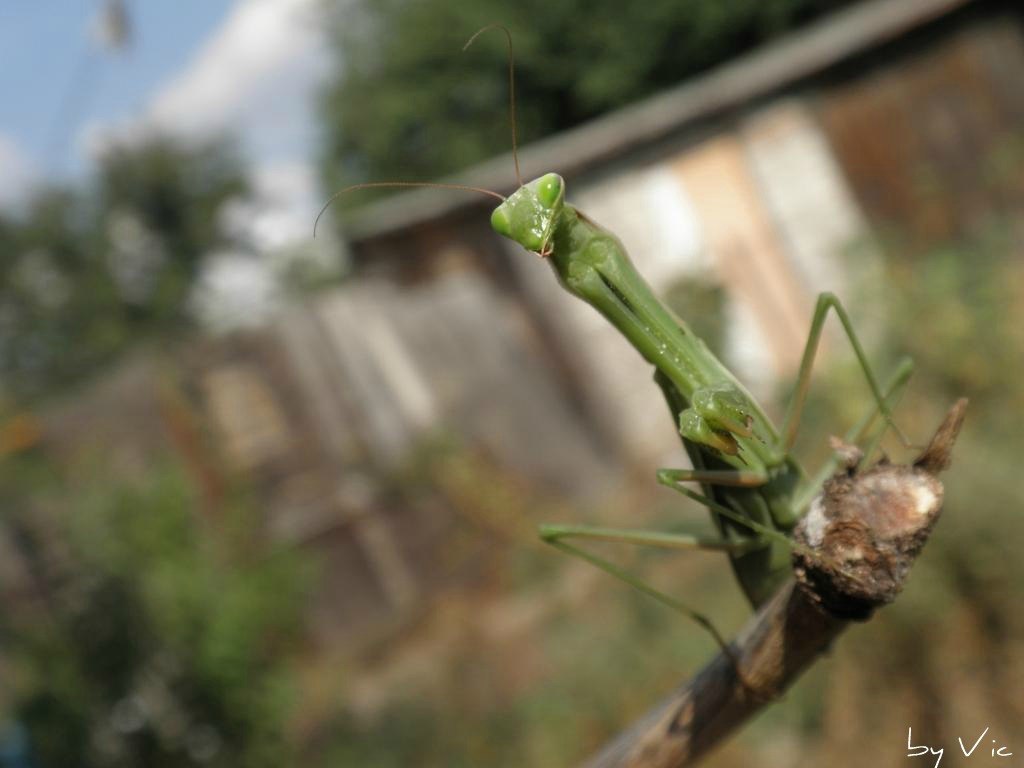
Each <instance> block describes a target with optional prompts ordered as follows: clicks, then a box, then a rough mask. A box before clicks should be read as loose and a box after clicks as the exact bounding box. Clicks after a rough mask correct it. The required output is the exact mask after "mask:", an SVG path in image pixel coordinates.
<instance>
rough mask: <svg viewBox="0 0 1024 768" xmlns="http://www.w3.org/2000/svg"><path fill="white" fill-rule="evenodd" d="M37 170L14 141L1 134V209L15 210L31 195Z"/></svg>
mask: <svg viewBox="0 0 1024 768" xmlns="http://www.w3.org/2000/svg"><path fill="white" fill-rule="evenodd" d="M36 178H37V174H36V169H35V168H34V167H33V165H32V163H31V162H30V161H29V159H28V156H27V155H26V154H25V153H24V152H23V151H22V150H21V148H20V147H19V146H18V145H17V143H16V142H15V141H14V139H12V138H10V137H9V136H5V135H4V134H3V133H0V209H4V208H14V207H16V206H17V205H18V204H19V203H21V202H23V201H24V200H25V199H27V198H28V196H29V194H31V192H32V189H33V187H34V186H35V183H36Z"/></svg>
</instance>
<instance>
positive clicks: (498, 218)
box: [491, 205, 512, 237]
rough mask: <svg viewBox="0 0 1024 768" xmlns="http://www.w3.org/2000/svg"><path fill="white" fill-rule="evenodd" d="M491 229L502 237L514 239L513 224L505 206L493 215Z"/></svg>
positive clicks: (500, 206) (496, 210)
mask: <svg viewBox="0 0 1024 768" xmlns="http://www.w3.org/2000/svg"><path fill="white" fill-rule="evenodd" d="M491 227H492V228H493V229H494V231H495V232H497V233H498V234H499V235H501V236H502V237H512V222H511V221H510V220H509V218H508V211H506V210H505V206H504V205H499V206H498V207H497V208H495V209H494V213H492V214H491Z"/></svg>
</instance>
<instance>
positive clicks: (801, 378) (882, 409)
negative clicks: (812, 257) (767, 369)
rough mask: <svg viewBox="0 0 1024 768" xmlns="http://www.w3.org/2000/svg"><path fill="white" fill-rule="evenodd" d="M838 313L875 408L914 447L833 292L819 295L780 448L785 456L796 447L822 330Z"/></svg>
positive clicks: (848, 318) (783, 428)
mask: <svg viewBox="0 0 1024 768" xmlns="http://www.w3.org/2000/svg"><path fill="white" fill-rule="evenodd" d="M830 309H832V310H835V313H836V316H837V317H838V318H839V322H840V324H841V325H842V326H843V331H845V333H846V338H847V339H848V340H849V342H850V346H851V347H853V353H854V355H855V356H856V358H857V362H858V363H859V365H860V368H861V370H862V371H863V372H864V378H865V379H867V383H868V386H869V387H870V388H871V394H872V396H873V397H874V399H875V406H876V408H877V409H878V412H879V413H881V415H882V417H883V418H884V419H885V422H886V424H887V425H888V426H889V427H891V428H892V430H893V431H894V432H895V433H896V436H897V437H899V439H900V442H901V443H903V445H905V446H907V447H910V442H909V441H908V440H907V438H906V437H905V436H904V434H903V432H902V431H901V430H900V428H899V427H897V426H896V424H895V423H894V422H893V418H892V411H891V409H890V408H889V405H888V403H887V402H886V397H885V395H884V394H883V393H882V389H881V387H879V386H878V380H877V379H876V378H875V374H874V372H873V371H872V369H871V365H870V363H868V358H867V355H866V354H865V353H864V348H863V347H862V346H861V343H860V340H859V339H858V338H857V334H856V332H855V331H854V330H853V323H852V322H851V321H850V316H849V315H848V314H846V310H845V309H844V308H843V305H842V303H840V301H839V298H838V297H837V296H836V295H835V294H833V293H822V294H820V295H819V296H818V303H817V305H816V306H815V308H814V317H813V318H812V320H811V330H810V333H808V335H807V342H806V344H805V345H804V352H803V356H802V357H801V359H800V370H799V372H798V375H797V384H796V389H795V390H794V391H793V396H792V398H791V400H790V402H789V407H788V408H787V409H786V418H785V420H784V421H783V424H782V432H781V437H780V443H779V448H780V450H781V451H782V452H783V453H788V452H789V450H790V449H791V448H792V447H793V442H794V441H795V440H796V432H797V427H798V426H799V424H800V415H801V413H802V412H803V407H804V403H805V402H806V400H807V390H808V389H809V388H810V385H811V369H812V368H813V367H814V356H815V354H816V353H817V351H818V346H819V343H820V341H821V330H822V327H823V326H824V324H825V319H826V318H827V317H828V311H829V310H830Z"/></svg>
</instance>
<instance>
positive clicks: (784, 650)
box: [586, 400, 967, 768]
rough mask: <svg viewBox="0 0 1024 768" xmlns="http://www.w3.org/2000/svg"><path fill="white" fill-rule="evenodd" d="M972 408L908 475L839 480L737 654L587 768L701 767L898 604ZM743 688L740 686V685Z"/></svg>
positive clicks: (876, 470) (956, 413)
mask: <svg viewBox="0 0 1024 768" xmlns="http://www.w3.org/2000/svg"><path fill="white" fill-rule="evenodd" d="M966 406H967V401H966V400H960V401H958V402H957V403H956V404H955V405H954V406H953V408H952V409H951V410H950V412H949V413H948V414H947V416H946V418H945V420H944V421H943V423H942V425H941V426H940V427H939V429H938V431H937V432H936V434H935V437H933V438H932V440H931V442H930V444H929V445H928V447H927V448H926V449H925V451H924V453H922V454H921V456H920V457H919V458H918V459H917V461H915V462H914V464H913V465H910V466H896V465H892V464H888V463H887V462H882V463H880V464H878V465H876V466H874V467H872V468H871V469H869V470H867V471H866V472H863V473H861V474H852V470H850V471H848V472H846V473H841V474H839V475H836V476H835V477H833V478H832V479H831V480H830V481H829V482H828V483H827V484H826V486H825V488H824V489H823V490H822V493H821V495H820V496H819V497H818V498H817V499H816V500H815V502H814V504H813V505H812V508H811V510H810V512H809V513H808V514H807V516H806V517H805V518H804V519H803V520H802V521H801V523H800V525H799V526H798V528H797V530H796V531H795V538H796V539H797V541H799V542H800V543H801V544H802V545H803V546H802V547H800V548H798V549H797V550H796V552H797V554H796V555H795V556H794V572H795V579H794V580H793V581H791V582H789V583H788V584H787V585H786V586H785V587H783V589H781V590H780V591H779V593H778V594H776V595H775V597H774V598H773V599H772V600H770V601H769V602H768V603H767V604H765V605H764V606H763V607H762V608H761V610H760V611H758V612H757V614H755V615H754V616H753V617H752V618H751V620H750V621H749V622H748V623H747V625H746V627H745V628H744V629H743V630H742V631H741V632H740V634H739V636H738V637H737V638H736V640H734V641H733V642H732V643H731V644H730V647H731V649H732V654H731V655H732V656H734V657H735V659H736V663H733V661H732V660H730V659H729V656H728V655H726V654H719V655H718V656H717V657H716V658H715V659H714V660H713V661H712V662H711V663H710V664H709V665H708V666H706V667H705V668H704V669H703V670H702V671H701V672H699V673H698V674H697V676H696V677H694V678H693V679H692V680H690V681H688V682H686V683H684V684H683V685H682V686H680V687H679V688H678V689H677V690H675V691H674V692H673V693H671V694H670V695H669V696H668V697H666V699H665V700H664V701H662V702H661V703H660V704H658V705H657V706H656V707H654V708H653V709H652V710H650V711H649V712H648V713H647V714H646V715H644V716H643V717H641V718H640V719H639V720H638V721H637V722H635V723H634V724H633V725H632V726H630V728H629V729H627V730H626V731H624V732H623V733H622V734H620V735H619V736H618V737H616V738H615V739H614V740H613V741H611V742H610V743H609V744H607V745H606V746H605V747H604V748H603V749H602V750H601V751H600V752H599V753H598V754H597V755H595V756H594V757H592V758H591V759H590V760H589V761H588V762H587V763H586V768H613V767H614V768H626V767H627V766H628V767H629V768H640V767H641V766H642V767H643V768H680V766H690V765H694V764H695V763H696V762H697V761H698V760H699V759H700V758H701V757H703V756H704V755H705V754H707V753H708V752H709V751H710V750H711V749H712V748H714V747H715V746H716V745H718V744H719V743H721V742H722V741H723V739H725V737H727V736H728V735H729V734H730V733H731V732H732V731H733V730H734V729H735V728H737V727H738V726H739V725H741V724H742V723H743V722H744V721H745V720H746V719H747V718H748V717H750V716H751V715H752V714H754V713H755V712H757V711H758V710H760V709H761V708H762V707H764V706H765V705H766V704H767V703H768V702H769V701H770V700H771V699H773V698H775V697H777V696H778V695H779V694H781V693H782V692H783V691H785V690H786V689H787V688H789V686H790V685H792V684H793V682H794V681H795V680H796V679H797V677H799V675H800V674H801V673H802V672H803V671H804V670H805V669H807V668H808V667H809V666H810V665H811V664H812V663H813V662H814V661H815V660H816V659H817V658H818V657H819V656H820V655H821V654H822V653H823V652H824V651H826V650H827V649H828V647H829V646H830V645H831V644H832V641H833V640H834V639H835V638H836V636H837V635H839V633H841V632H842V631H843V630H844V629H845V628H846V627H847V625H848V624H849V622H850V621H854V620H865V619H867V618H868V617H870V616H871V614H872V613H873V611H874V610H875V609H876V608H878V607H880V606H882V605H885V604H887V603H889V602H892V600H893V599H894V598H895V597H896V595H897V594H898V593H899V591H900V590H901V589H902V587H903V584H904V581H905V580H906V577H907V573H908V572H909V570H910V566H911V565H912V564H913V562H914V560H915V559H916V558H917V555H918V554H919V553H920V551H921V548H922V547H923V546H924V543H925V542H926V541H927V539H928V535H929V534H930V533H931V530H932V527H933V526H934V525H935V522H936V520H937V519H938V517H939V513H940V511H941V508H942V484H941V483H940V482H939V481H938V479H937V478H936V476H937V474H938V473H939V472H941V471H942V470H944V469H946V468H947V467H948V466H949V461H950V454H951V451H952V448H953V443H954V442H955V441H956V436H957V433H958V432H959V430H960V426H961V424H962V423H963V417H964V410H965V408H966ZM741 681H742V682H741Z"/></svg>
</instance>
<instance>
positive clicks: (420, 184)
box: [313, 181, 505, 238]
mask: <svg viewBox="0 0 1024 768" xmlns="http://www.w3.org/2000/svg"><path fill="white" fill-rule="evenodd" d="M379 187H436V188H437V189H458V190H462V191H463V192H479V193H480V194H482V195H490V196H491V197H496V198H498V199H499V200H501V201H502V202H505V198H504V197H503V196H502V195H499V194H498V193H497V192H493V191H491V190H489V189H483V188H481V187H470V186H467V185H465V184H439V183H435V182H428V181H371V182H367V183H365V184H352V185H350V186H347V187H345V188H343V189H339V190H338V191H337V192H335V193H334V194H333V195H331V197H330V199H329V200H328V201H327V202H326V203H324V206H323V208H321V209H320V213H318V214H317V215H316V220H315V221H314V222H313V237H314V238H315V237H316V225H317V224H319V223H320V217H321V216H323V215H324V212H325V211H326V210H327V209H328V208H330V207H331V203H333V202H334V201H335V200H337V199H338V198H339V197H341V196H342V195H344V194H345V193H346V192H352V191H354V190H356V189H373V188H379Z"/></svg>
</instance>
